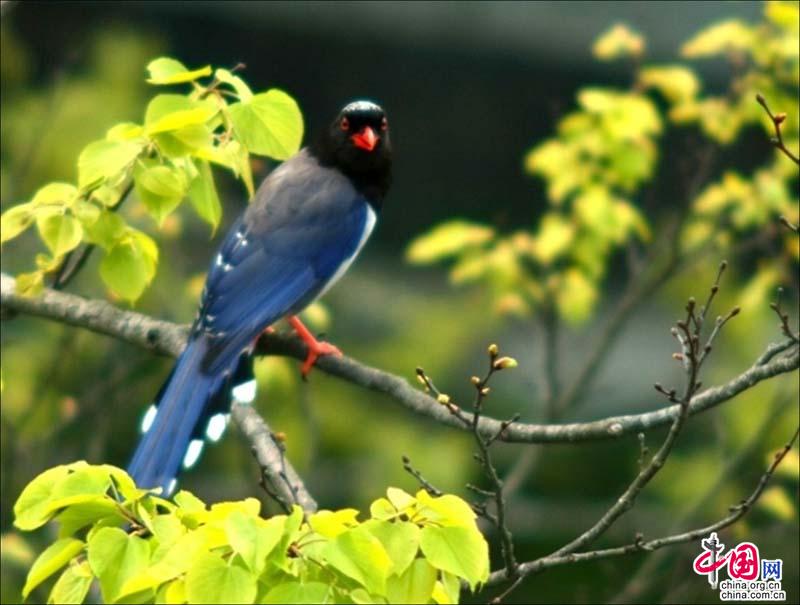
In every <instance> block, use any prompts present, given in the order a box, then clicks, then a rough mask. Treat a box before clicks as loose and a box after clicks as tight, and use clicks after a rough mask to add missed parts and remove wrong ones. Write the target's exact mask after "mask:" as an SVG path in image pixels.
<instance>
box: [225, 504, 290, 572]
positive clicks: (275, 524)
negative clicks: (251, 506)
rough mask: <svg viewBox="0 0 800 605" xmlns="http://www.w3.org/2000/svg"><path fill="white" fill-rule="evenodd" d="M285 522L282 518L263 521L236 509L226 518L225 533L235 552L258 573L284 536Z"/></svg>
mask: <svg viewBox="0 0 800 605" xmlns="http://www.w3.org/2000/svg"><path fill="white" fill-rule="evenodd" d="M285 523H286V522H285V520H284V519H280V518H272V519H269V520H268V521H264V522H261V520H260V519H258V518H257V517H252V516H248V515H246V514H244V513H243V512H241V511H234V512H232V513H231V514H230V515H229V516H228V518H227V519H226V520H225V534H226V535H227V537H228V541H229V542H230V545H231V548H233V550H234V552H237V553H239V556H241V557H242V561H244V563H245V565H247V567H248V568H249V569H250V570H252V571H253V572H254V573H255V574H256V575H258V574H260V573H261V572H262V571H263V570H264V566H265V565H266V563H267V557H268V556H269V554H270V553H271V552H272V550H273V549H274V548H275V546H277V545H278V542H280V540H281V538H282V537H283V529H284V526H285Z"/></svg>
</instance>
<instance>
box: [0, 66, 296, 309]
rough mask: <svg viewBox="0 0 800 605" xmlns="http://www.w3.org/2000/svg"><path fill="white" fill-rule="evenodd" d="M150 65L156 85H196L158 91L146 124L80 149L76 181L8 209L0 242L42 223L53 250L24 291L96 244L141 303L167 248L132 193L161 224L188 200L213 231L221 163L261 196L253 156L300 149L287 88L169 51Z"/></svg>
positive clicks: (104, 263)
mask: <svg viewBox="0 0 800 605" xmlns="http://www.w3.org/2000/svg"><path fill="white" fill-rule="evenodd" d="M147 70H148V73H149V78H148V80H147V81H148V82H149V83H150V84H153V85H156V86H176V85H177V86H188V87H189V91H188V92H186V93H183V94H177V93H162V94H158V95H156V96H155V97H153V98H152V100H151V101H150V102H149V103H148V105H147V108H146V110H145V112H144V118H143V121H142V123H132V122H124V123H120V124H116V125H114V126H112V127H111V128H109V130H108V131H107V133H106V136H105V138H103V139H100V140H98V141H93V142H91V143H89V144H88V145H87V146H86V147H85V148H84V149H83V150H82V151H81V153H80V155H79V157H78V161H77V179H76V182H74V183H64V182H55V183H48V184H46V185H44V186H43V187H42V188H40V189H39V190H38V191H36V192H35V193H34V195H33V196H32V197H31V199H30V200H28V201H27V202H25V203H22V204H18V205H16V206H13V207H11V208H9V209H8V210H7V211H6V212H4V213H3V216H2V219H1V223H0V224H1V225H2V233H1V234H0V242H2V243H5V242H7V241H9V240H11V239H13V238H15V237H17V236H18V235H20V234H21V233H23V232H24V231H26V230H27V229H29V228H32V227H34V226H35V228H36V230H37V232H38V234H39V237H40V238H41V240H42V242H43V243H44V245H45V247H46V248H47V252H46V253H41V254H38V255H37V256H36V270H35V271H33V272H30V273H26V274H23V275H20V276H19V277H18V284H19V288H20V291H22V292H26V293H29V294H36V293H38V292H39V291H40V290H41V288H42V287H43V285H44V281H45V276H46V275H47V274H48V273H52V272H56V271H58V270H59V269H60V268H61V267H62V265H63V263H64V261H65V258H66V256H67V255H68V254H70V253H71V252H72V251H74V250H75V249H76V248H78V246H80V245H81V244H88V245H93V246H97V247H99V248H100V249H102V251H103V253H104V254H103V258H102V260H101V262H100V268H99V272H100V277H101V278H102V280H103V282H104V283H105V285H106V286H107V287H108V289H109V290H110V291H111V292H112V293H113V294H114V295H116V296H118V297H120V298H123V299H125V300H129V301H131V302H133V301H135V300H137V299H138V298H139V297H140V296H141V295H142V293H143V292H144V290H145V288H146V287H147V286H148V285H149V284H150V282H151V281H152V279H153V277H154V276H155V274H156V270H157V266H158V260H159V254H158V245H157V244H156V242H155V241H154V240H153V238H152V237H150V235H148V234H147V233H145V232H144V231H143V230H141V229H139V228H137V227H135V226H133V225H132V224H130V223H129V222H128V221H127V220H126V219H125V218H124V217H123V216H122V215H121V214H120V213H119V212H117V211H118V209H119V206H120V205H121V204H122V202H123V201H124V200H125V198H126V197H127V196H128V194H130V193H131V191H134V192H135V197H136V199H137V200H138V202H139V204H140V208H141V212H143V213H144V214H147V215H149V216H150V217H151V218H152V219H153V220H154V221H155V223H156V224H157V225H158V226H162V225H163V224H164V221H165V219H166V218H167V217H168V216H169V215H170V214H171V213H172V212H174V211H175V210H176V209H177V208H178V206H179V205H180V204H181V203H182V202H183V201H184V200H189V202H190V204H191V206H192V207H193V208H194V210H195V212H196V213H197V215H198V216H199V217H200V218H202V219H203V220H204V221H206V222H207V223H208V224H209V225H211V228H212V230H213V229H216V227H217V226H218V225H219V222H220V218H221V215H222V207H221V204H220V200H219V196H218V194H217V188H216V184H215V181H214V176H213V173H212V169H211V167H212V165H214V166H217V167H218V168H221V169H224V170H227V171H229V172H231V173H232V174H233V175H235V176H236V177H237V178H239V179H241V180H242V182H243V183H244V185H245V187H246V188H247V191H248V194H249V195H250V196H252V195H253V176H252V172H251V168H250V154H257V155H263V156H267V157H270V158H273V159H276V160H284V159H286V158H288V157H289V156H291V155H292V154H293V153H295V152H296V151H297V149H298V148H299V146H300V142H301V140H302V136H303V119H302V115H301V113H300V110H299V108H298V106H297V103H296V102H295V101H294V99H292V98H291V97H290V96H289V95H287V94H286V93H285V92H283V91H281V90H278V89H271V90H268V91H266V92H262V93H258V94H254V93H253V92H252V91H251V89H250V87H249V86H248V85H247V83H246V82H245V81H244V80H243V79H242V78H241V77H239V76H237V75H235V74H234V73H233V72H232V71H231V70H227V69H216V70H214V71H213V78H212V79H211V80H210V81H208V82H206V83H202V79H203V78H208V77H210V76H211V75H212V68H211V67H210V66H206V67H202V68H200V69H194V70H190V69H188V68H186V67H185V66H184V65H183V64H182V63H180V62H179V61H177V60H175V59H171V58H168V57H161V58H158V59H155V60H153V61H151V62H150V64H149V65H148V66H147ZM137 212H140V211H139V209H137V208H134V209H133V211H132V214H134V215H135V214H137Z"/></svg>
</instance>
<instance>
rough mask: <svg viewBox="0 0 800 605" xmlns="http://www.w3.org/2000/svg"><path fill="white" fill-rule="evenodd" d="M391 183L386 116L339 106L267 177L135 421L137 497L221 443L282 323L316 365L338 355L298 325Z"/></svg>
mask: <svg viewBox="0 0 800 605" xmlns="http://www.w3.org/2000/svg"><path fill="white" fill-rule="evenodd" d="M390 180H391V143H390V141H389V125H388V122H387V119H386V114H385V113H384V111H383V109H381V107H379V106H378V105H376V104H374V103H372V102H369V101H356V102H354V103H350V104H349V105H347V106H346V107H344V108H343V109H342V110H341V112H339V115H338V116H337V117H336V119H335V120H334V121H333V122H332V123H331V124H330V126H329V127H328V128H327V130H324V131H323V132H322V133H321V136H320V137H319V138H318V139H317V140H316V141H315V142H314V143H313V144H312V145H311V146H309V147H307V148H304V149H302V150H300V151H299V152H298V153H297V154H296V155H294V156H292V157H291V158H289V159H288V160H286V161H285V162H284V163H283V164H281V165H280V166H279V167H278V168H276V169H275V170H274V171H273V172H272V173H271V174H269V175H268V176H267V178H266V179H264V182H263V183H262V184H261V186H260V187H259V188H258V191H257V192H256V194H255V197H254V198H253V200H252V202H251V204H250V205H249V206H248V208H247V209H246V211H245V212H244V214H243V215H242V216H241V217H240V218H239V219H238V220H237V221H236V222H235V223H234V224H233V226H232V227H231V229H230V231H229V232H228V234H227V235H226V236H225V239H224V240H223V242H222V245H221V246H220V248H219V251H218V253H217V254H216V255H215V257H214V259H213V261H212V262H211V267H210V269H209V271H208V275H207V277H206V284H205V288H204V290H203V296H202V300H201V304H200V309H199V311H198V314H197V318H196V319H195V322H194V325H193V327H192V330H191V333H190V336H189V339H188V342H187V345H186V348H185V349H184V351H183V353H182V354H181V355H180V357H179V358H178V361H177V362H176V364H175V367H174V368H173V370H172V373H171V374H170V376H169V378H168V379H167V381H166V383H165V384H164V386H163V387H162V388H161V391H160V392H159V394H158V396H157V398H156V403H155V404H154V405H153V406H152V407H151V408H150V409H149V410H148V412H147V414H146V415H145V417H144V420H143V422H142V430H143V431H144V436H143V437H142V439H141V441H140V442H139V445H138V447H137V449H136V452H135V453H134V456H133V460H132V461H131V463H130V466H129V468H128V471H129V473H130V474H131V476H132V477H133V478H134V480H135V481H136V483H137V485H139V486H140V487H146V488H151V487H162V488H163V489H164V491H165V493H166V494H169V493H171V492H172V491H173V490H174V487H175V482H176V476H177V474H178V472H179V470H180V468H181V466H183V467H185V468H186V467H189V466H192V465H193V464H194V463H195V462H196V461H197V459H198V457H199V456H200V453H201V451H202V449H203V444H204V440H205V439H210V440H212V441H216V440H218V439H219V438H220V436H221V435H222V432H223V431H224V429H225V425H226V423H227V419H228V411H229V407H230V403H231V400H232V399H235V400H237V401H238V402H241V403H251V402H252V401H253V400H254V399H255V393H256V382H255V379H254V378H253V374H252V362H251V360H250V355H251V352H252V349H253V345H254V344H255V342H256V340H257V339H258V337H259V335H260V334H261V333H262V332H263V331H264V330H265V329H267V328H268V327H269V326H271V325H272V324H273V323H275V322H276V321H278V320H279V319H281V318H283V317H288V318H289V322H290V324H291V325H292V326H293V327H294V328H295V330H296V331H297V333H298V334H299V335H300V337H301V338H303V340H304V341H305V342H306V344H307V345H308V349H309V352H308V357H307V359H306V361H305V363H304V365H303V368H302V371H303V374H304V375H305V374H306V373H307V372H308V371H309V370H310V369H311V367H312V366H313V364H314V362H315V361H316V359H317V357H318V356H319V355H326V354H331V353H334V354H338V353H339V351H338V349H336V347H333V346H332V345H329V344H328V343H324V342H319V341H317V340H316V339H315V338H314V337H313V336H312V335H311V333H310V332H309V331H308V330H307V329H306V328H305V326H303V325H302V323H300V320H299V319H298V318H297V317H295V314H296V313H299V312H300V311H301V310H302V309H303V308H305V307H306V306H307V305H308V304H310V303H311V302H312V301H313V300H315V299H316V298H318V297H320V296H322V295H323V294H324V293H325V292H326V291H327V290H328V289H329V288H330V287H331V286H332V285H333V284H334V283H335V282H336V281H337V280H338V279H339V278H340V277H341V276H342V274H343V273H344V272H345V271H346V270H347V268H348V267H349V266H350V264H351V263H352V262H353V260H354V259H355V257H356V255H357V254H358V253H359V251H360V250H361V248H362V247H363V246H364V243H365V242H366V241H367V238H368V237H369V236H370V234H371V233H372V229H373V227H374V226H375V220H376V217H377V215H378V213H379V212H380V209H381V205H382V203H383V200H384V197H385V196H386V193H387V191H388V189H389V184H390Z"/></svg>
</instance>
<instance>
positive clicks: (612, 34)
mask: <svg viewBox="0 0 800 605" xmlns="http://www.w3.org/2000/svg"><path fill="white" fill-rule="evenodd" d="M643 52H644V38H642V36H640V35H639V34H637V33H636V32H634V31H632V30H631V29H629V28H628V27H627V26H625V25H623V24H621V23H617V24H616V25H614V26H613V27H612V28H611V29H609V30H608V31H607V32H605V33H604V34H603V35H602V36H600V37H599V38H598V39H597V40H596V41H595V43H594V46H593V47H592V54H594V56H595V57H597V58H598V59H600V60H601V61H612V60H614V59H619V58H621V57H640V56H641V55H642V53H643Z"/></svg>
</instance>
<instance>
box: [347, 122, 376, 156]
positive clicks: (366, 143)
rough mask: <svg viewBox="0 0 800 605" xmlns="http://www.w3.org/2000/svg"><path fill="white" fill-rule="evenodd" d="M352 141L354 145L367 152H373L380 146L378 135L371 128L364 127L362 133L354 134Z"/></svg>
mask: <svg viewBox="0 0 800 605" xmlns="http://www.w3.org/2000/svg"><path fill="white" fill-rule="evenodd" d="M350 139H351V140H352V141H353V145H355V146H356V147H360V148H361V149H365V150H367V151H372V150H373V149H375V145H377V144H378V135H376V134H375V131H374V130H372V128H370V127H369V126H364V129H363V130H362V131H361V132H359V133H356V134H354V135H353V136H351V137H350Z"/></svg>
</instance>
